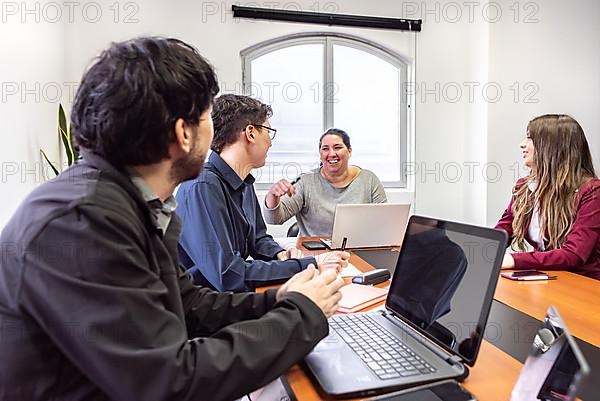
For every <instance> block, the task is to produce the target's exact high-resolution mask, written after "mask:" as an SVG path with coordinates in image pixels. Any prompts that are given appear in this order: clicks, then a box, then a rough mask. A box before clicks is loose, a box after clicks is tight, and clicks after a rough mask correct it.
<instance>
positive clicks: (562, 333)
mask: <svg viewBox="0 0 600 401" xmlns="http://www.w3.org/2000/svg"><path fill="white" fill-rule="evenodd" d="M589 371H590V368H589V366H588V364H587V362H586V360H585V358H584V357H583V354H582V353H581V351H580V350H579V347H578V346H577V343H576V342H575V339H574V338H573V336H572V335H571V333H570V332H569V330H568V329H567V326H566V325H565V323H564V322H563V320H562V318H561V317H560V315H559V314H558V311H557V310H556V308H555V307H554V306H551V307H550V308H548V311H547V312H546V318H545V319H544V322H543V323H542V327H541V328H540V329H539V330H538V332H537V334H536V336H535V338H534V340H533V345H532V348H531V351H530V352H529V356H528V357H527V359H526V360H525V364H524V365H523V368H522V369H521V374H520V375H519V379H518V380H517V384H516V385H515V387H514V388H513V391H512V395H511V398H510V400H511V401H532V400H543V401H573V400H574V399H575V396H576V394H577V387H578V386H579V384H580V383H581V380H582V379H583V377H584V376H586V375H587V374H589Z"/></svg>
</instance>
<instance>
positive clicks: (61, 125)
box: [58, 104, 76, 166]
mask: <svg viewBox="0 0 600 401" xmlns="http://www.w3.org/2000/svg"><path fill="white" fill-rule="evenodd" d="M69 131H70V130H69V127H68V126H67V116H66V114H65V109H63V107H62V104H59V105H58V135H59V137H60V139H61V141H62V144H63V146H64V147H65V152H66V154H67V166H70V165H71V164H73V162H74V161H75V158H76V156H75V152H73V145H72V143H71V136H70V132H69Z"/></svg>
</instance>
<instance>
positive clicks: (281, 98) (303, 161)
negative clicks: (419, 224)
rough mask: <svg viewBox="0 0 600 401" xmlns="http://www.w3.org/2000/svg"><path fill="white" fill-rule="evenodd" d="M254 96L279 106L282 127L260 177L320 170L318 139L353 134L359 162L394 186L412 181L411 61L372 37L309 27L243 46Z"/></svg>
mask: <svg viewBox="0 0 600 401" xmlns="http://www.w3.org/2000/svg"><path fill="white" fill-rule="evenodd" d="M241 55H242V62H243V81H244V88H245V92H246V94H248V95H251V96H253V97H256V98H258V99H261V100H262V101H263V102H265V103H268V104H271V105H272V107H273V111H274V115H273V117H272V118H271V120H270V121H271V125H272V126H273V127H274V128H276V129H277V130H278V132H277V137H276V138H275V140H274V141H273V147H272V148H271V150H270V151H269V155H268V158H267V164H266V166H265V167H264V168H263V169H261V171H260V172H255V173H256V175H257V182H258V183H265V184H266V183H271V182H275V181H277V180H279V179H281V178H287V179H288V180H292V179H293V178H295V177H296V176H297V175H299V174H300V173H303V172H308V171H309V170H311V169H313V168H316V167H317V166H318V162H319V153H318V139H319V137H320V136H321V134H322V133H323V132H324V131H325V130H326V129H327V128H330V127H335V128H340V129H343V130H345V131H346V132H348V134H349V135H350V139H351V144H352V149H353V154H352V158H351V159H350V163H351V164H355V165H358V166H360V167H363V168H367V169H369V170H372V171H373V172H375V174H377V176H378V177H379V178H380V179H381V181H383V183H384V185H385V186H386V187H406V171H405V170H406V168H402V167H403V166H405V165H406V164H405V163H406V162H407V155H408V151H407V138H408V125H409V123H408V116H409V113H408V103H407V98H406V92H407V91H406V83H407V79H408V78H407V77H408V68H409V65H410V63H409V62H408V61H407V60H406V59H404V58H403V57H402V56H400V55H398V54H395V53H394V52H392V51H390V50H388V49H386V48H384V47H382V46H379V45H377V44H374V43H372V42H370V41H367V40H364V39H361V38H358V37H354V36H350V35H345V34H337V33H330V32H328V33H302V34H295V35H289V36H285V37H282V38H277V39H274V40H270V41H267V42H263V43H260V44H258V45H255V46H252V47H250V48H247V49H245V50H243V51H242V52H241Z"/></svg>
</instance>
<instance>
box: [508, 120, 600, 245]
mask: <svg viewBox="0 0 600 401" xmlns="http://www.w3.org/2000/svg"><path fill="white" fill-rule="evenodd" d="M527 133H528V135H529V137H530V138H531V140H532V141H533V147H534V156H533V157H534V165H533V166H532V169H531V172H530V174H529V176H528V177H527V178H526V179H525V180H524V181H523V182H522V183H521V184H520V185H518V186H517V187H516V188H515V193H514V197H515V200H514V202H513V207H512V212H513V216H515V217H514V220H513V223H512V228H513V233H514V238H513V242H512V245H513V246H514V247H516V248H517V249H518V250H521V251H523V250H525V248H526V244H525V235H526V232H527V227H528V226H529V222H530V221H531V216H532V214H533V209H534V207H535V206H537V208H538V213H539V219H540V236H541V239H542V240H543V241H544V244H545V248H546V249H547V250H550V249H557V248H560V247H561V246H562V244H563V242H564V241H565V239H566V237H567V234H568V233H569V231H570V230H571V227H572V226H573V222H574V220H575V199H576V197H577V191H578V189H579V187H581V185H582V184H583V183H585V182H586V181H587V180H589V179H590V178H593V177H596V172H595V171H594V165H593V163H592V155H591V153H590V148H589V146H588V143H587V140H586V139H585V134H584V133H583V129H582V128H581V126H580V125H579V123H578V122H577V121H576V120H575V119H574V118H572V117H570V116H568V115H564V114H546V115H543V116H539V117H536V118H534V119H533V120H531V121H530V122H529V124H528V126H527ZM532 182H534V183H535V185H536V188H535V189H534V190H532V189H531V188H530V184H531V183H532Z"/></svg>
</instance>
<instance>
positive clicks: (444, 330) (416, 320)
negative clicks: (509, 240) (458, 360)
mask: <svg viewBox="0 0 600 401" xmlns="http://www.w3.org/2000/svg"><path fill="white" fill-rule="evenodd" d="M505 246H506V236H505V234H504V233H502V232H498V231H496V230H491V229H486V228H480V227H474V226H468V225H463V224H458V223H451V222H445V221H440V220H435V219H429V218H423V217H418V216H412V217H411V220H410V222H409V224H408V227H407V230H406V234H405V237H404V242H403V244H402V249H401V251H400V256H399V258H398V262H397V265H396V271H395V272H394V277H393V280H392V285H391V288H390V292H389V295H388V298H387V307H388V309H391V310H392V311H393V312H395V313H396V314H398V315H400V316H402V317H403V318H405V319H407V320H408V321H409V322H410V323H412V324H413V325H414V326H416V327H418V328H419V329H421V330H422V331H423V332H424V333H425V334H426V335H428V336H429V337H431V338H433V339H435V340H436V341H437V342H438V343H440V344H441V345H443V346H445V347H446V348H447V349H448V350H450V351H451V352H453V353H456V354H459V355H460V356H461V357H462V359H463V360H464V361H465V362H467V363H469V364H473V363H474V361H475V358H476V356H477V352H478V350H479V345H480V344H481V340H482V334H483V333H484V329H485V324H486V321H487V317H488V314H489V309H490V306H491V302H492V298H493V293H494V290H495V288H496V283H497V279H498V274H499V269H500V261H501V260H502V255H503V253H504V247H505Z"/></svg>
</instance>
